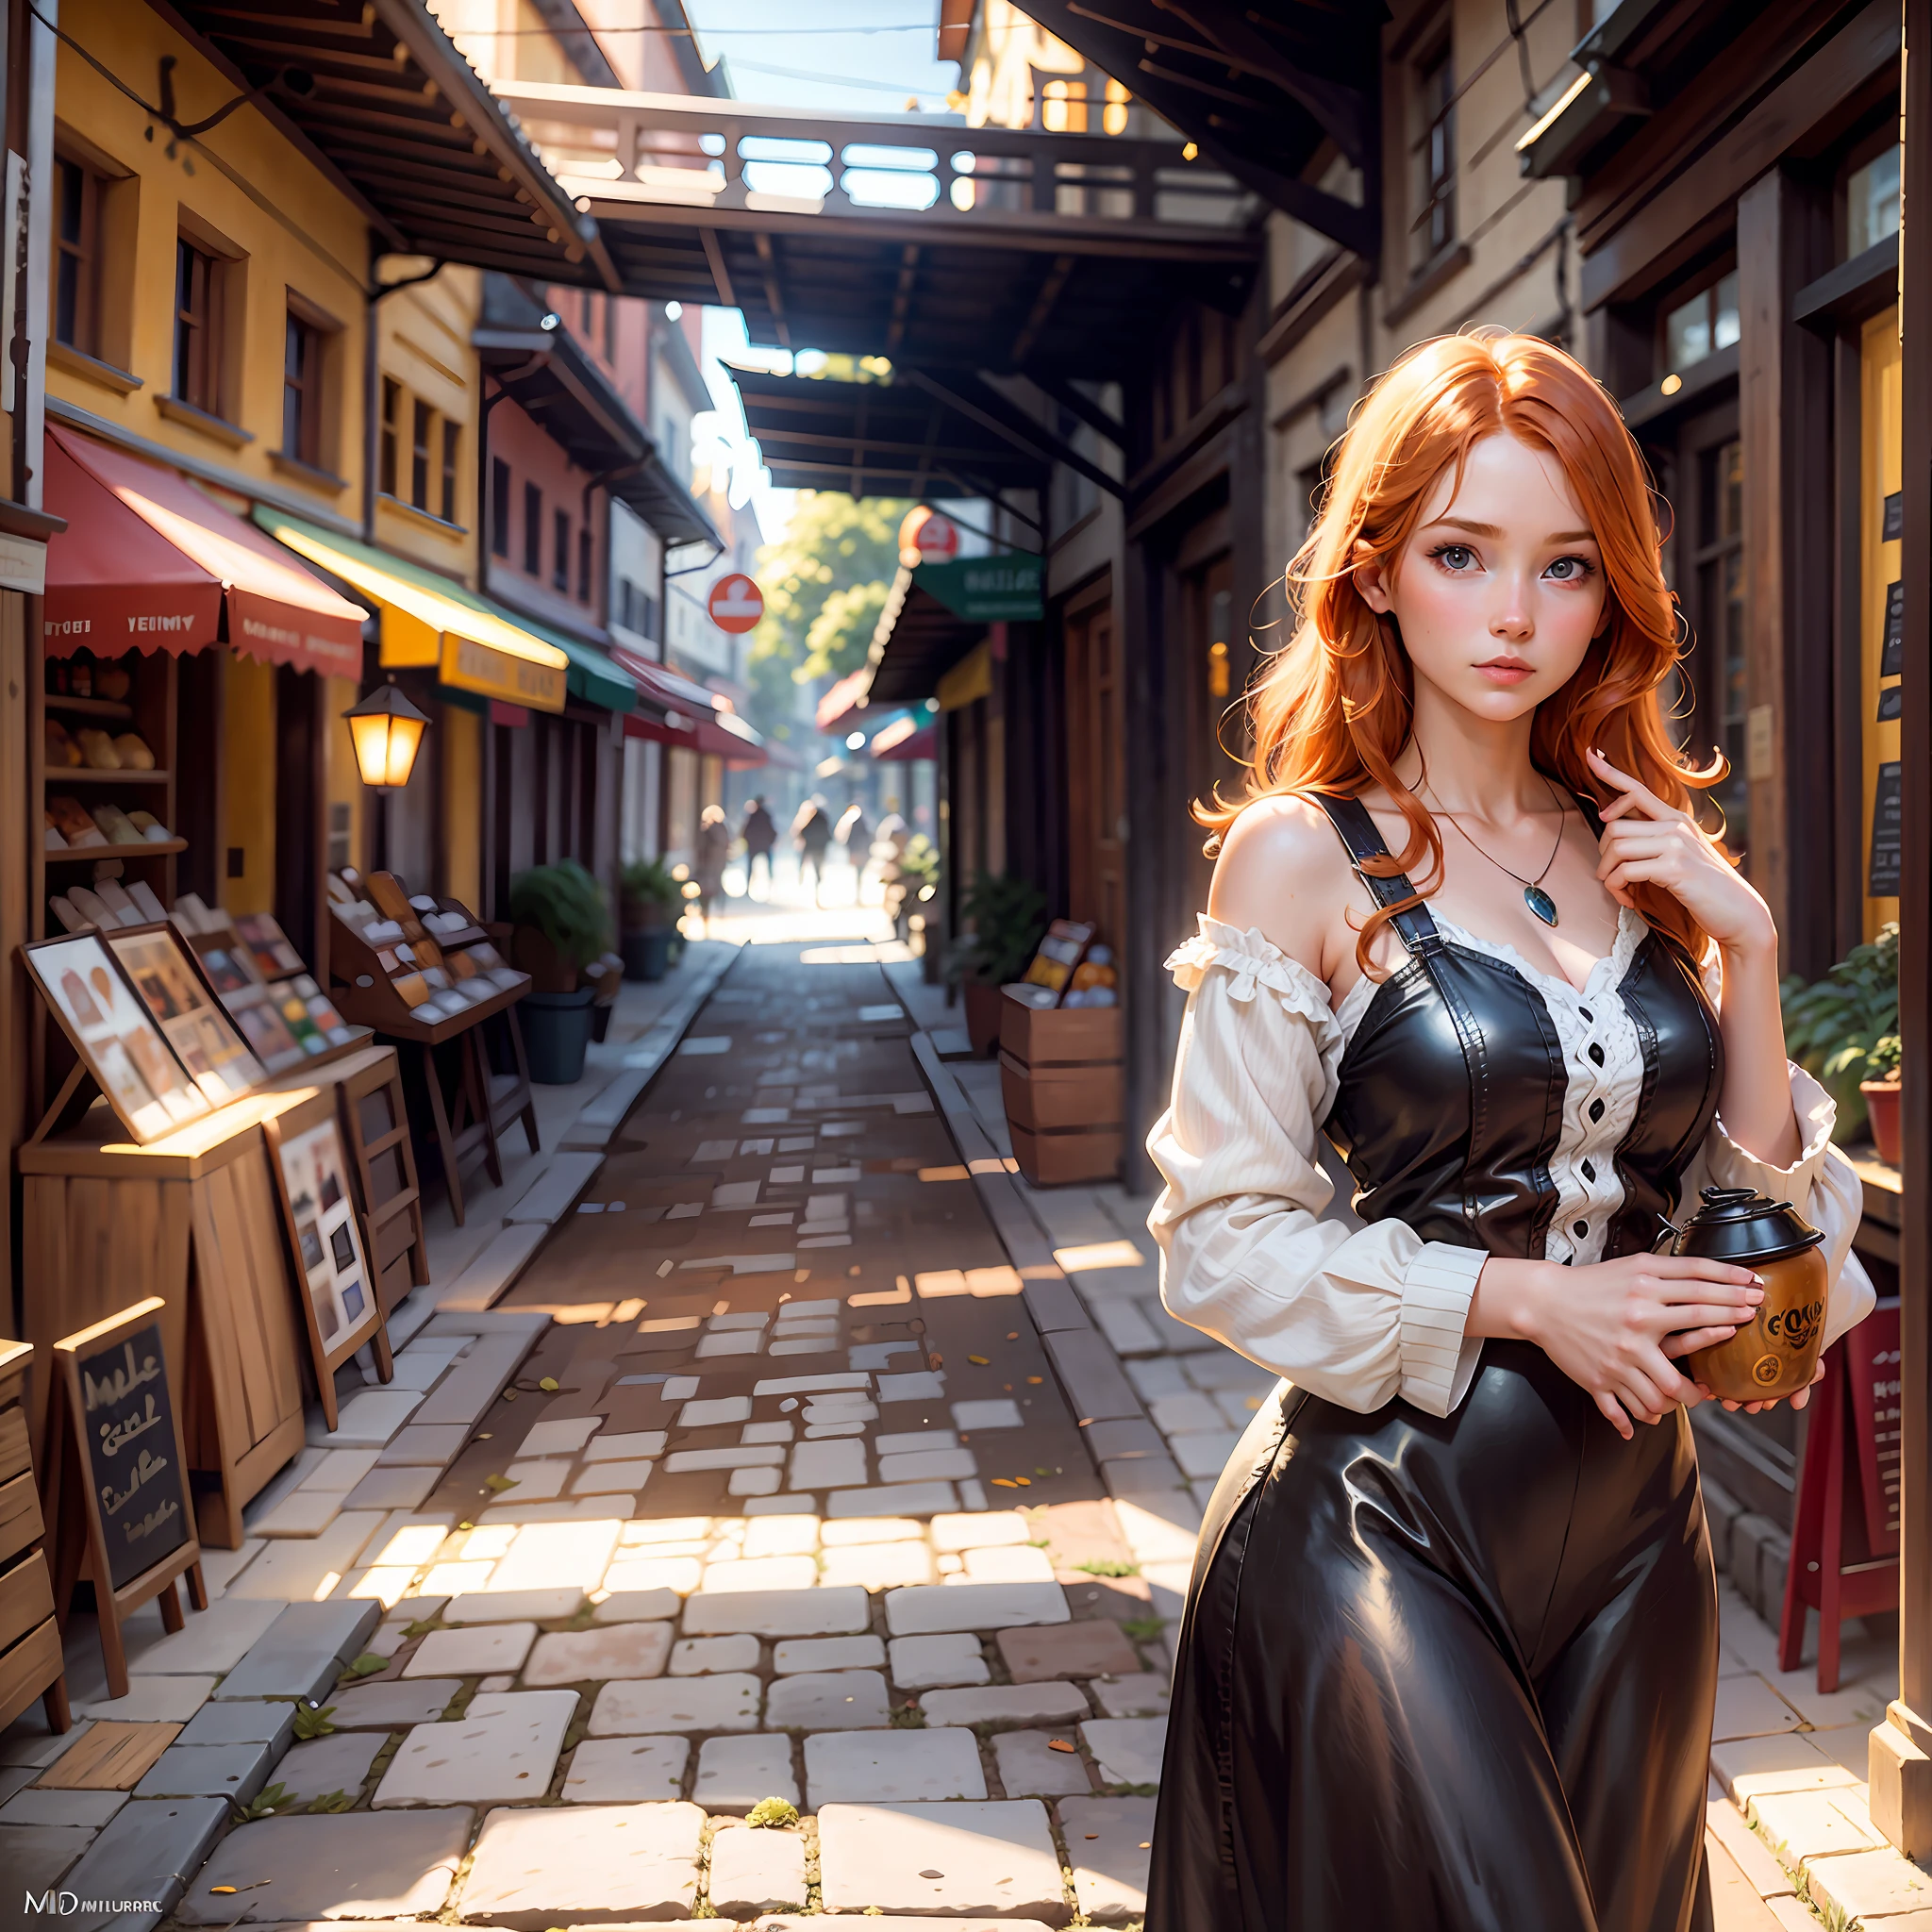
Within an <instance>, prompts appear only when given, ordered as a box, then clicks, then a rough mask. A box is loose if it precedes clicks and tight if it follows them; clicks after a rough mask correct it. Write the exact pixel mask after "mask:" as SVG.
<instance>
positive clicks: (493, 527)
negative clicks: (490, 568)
mask: <svg viewBox="0 0 1932 1932" xmlns="http://www.w3.org/2000/svg"><path fill="white" fill-rule="evenodd" d="M512 480H513V479H512V478H511V476H510V469H509V465H508V463H507V462H506V461H505V460H504V459H503V458H501V457H491V458H490V554H491V557H500V558H502V559H503V560H504V562H506V563H508V561H509V559H510V541H509V518H510V503H511V501H512V496H513V491H512V488H511V484H512Z"/></svg>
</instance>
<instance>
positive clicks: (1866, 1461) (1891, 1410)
mask: <svg viewBox="0 0 1932 1932" xmlns="http://www.w3.org/2000/svg"><path fill="white" fill-rule="evenodd" d="M1901 1359H1902V1357H1901V1355H1900V1351H1899V1333H1898V1303H1897V1302H1896V1301H1892V1300H1887V1301H1882V1302H1880V1303H1879V1304H1878V1306H1877V1307H1875V1308H1874V1309H1873V1310H1872V1312H1871V1313H1870V1314H1869V1315H1867V1316H1866V1317H1865V1319H1864V1320H1863V1321H1862V1322H1860V1323H1859V1324H1858V1325H1857V1327H1856V1328H1854V1329H1852V1330H1851V1331H1850V1333H1849V1334H1847V1335H1846V1337H1845V1368H1846V1370H1847V1371H1848V1373H1849V1374H1850V1376H1851V1383H1852V1424H1853V1430H1852V1440H1853V1442H1854V1443H1855V1445H1856V1447H1857V1456H1858V1480H1859V1482H1860V1484H1861V1485H1862V1487H1863V1489H1864V1491H1865V1531H1866V1534H1867V1536H1869V1537H1870V1539H1871V1542H1872V1551H1873V1554H1874V1556H1888V1557H1890V1556H1896V1555H1897V1553H1898V1498H1899V1474H1900V1469H1901V1466H1902V1463H1903V1460H1904V1457H1903V1453H1902V1439H1901V1436H1900V1433H1899V1431H1900V1422H1899V1390H1900V1382H1901V1379H1902V1369H1901Z"/></svg>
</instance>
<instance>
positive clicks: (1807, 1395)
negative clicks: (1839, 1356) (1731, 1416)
mask: <svg viewBox="0 0 1932 1932" xmlns="http://www.w3.org/2000/svg"><path fill="white" fill-rule="evenodd" d="M1822 1381H1824V1361H1823V1359H1821V1360H1820V1361H1819V1364H1818V1366H1817V1367H1816V1368H1815V1369H1814V1370H1812V1372H1811V1379H1810V1381H1809V1382H1807V1384H1806V1385H1805V1387H1804V1388H1802V1389H1800V1390H1798V1391H1796V1392H1795V1393H1793V1394H1791V1395H1789V1396H1783V1397H1780V1396H1776V1395H1774V1396H1771V1397H1770V1398H1769V1399H1768V1400H1766V1401H1763V1402H1733V1401H1732V1400H1731V1399H1730V1397H1729V1396H1727V1395H1713V1394H1712V1393H1711V1391H1709V1390H1708V1389H1707V1388H1706V1387H1705V1386H1704V1384H1703V1383H1702V1382H1700V1383H1698V1385H1697V1392H1698V1394H1699V1395H1700V1396H1702V1397H1703V1399H1704V1400H1705V1401H1706V1402H1722V1403H1723V1404H1724V1407H1726V1408H1728V1409H1732V1410H1737V1409H1740V1408H1741V1409H1742V1410H1743V1411H1744V1413H1745V1414H1746V1415H1758V1414H1761V1413H1762V1412H1763V1411H1764V1410H1765V1409H1767V1408H1775V1407H1777V1406H1778V1403H1779V1402H1780V1401H1781V1400H1782V1401H1787V1402H1789V1403H1790V1405H1791V1407H1793V1408H1803V1407H1805V1405H1806V1404H1807V1402H1809V1401H1810V1400H1811V1391H1812V1390H1814V1389H1815V1388H1817V1386H1818V1385H1819V1383H1821V1382H1822Z"/></svg>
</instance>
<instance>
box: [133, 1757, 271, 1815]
mask: <svg viewBox="0 0 1932 1932" xmlns="http://www.w3.org/2000/svg"><path fill="white" fill-rule="evenodd" d="M277 1756H278V1753H277V1752H276V1750H275V1746H274V1745H273V1744H266V1743H255V1744H180V1743H175V1744H170V1745H169V1746H168V1748H167V1749H166V1750H165V1751H163V1752H162V1753H161V1755H160V1756H159V1757H158V1758H156V1759H155V1762H154V1765H153V1768H152V1769H151V1770H150V1771H149V1772H148V1774H146V1776H144V1777H143V1778H142V1781H141V1782H140V1783H139V1784H138V1785H136V1786H135V1788H134V1795H135V1796H136V1797H137V1798H233V1799H234V1800H235V1802H236V1803H237V1804H240V1805H245V1804H247V1803H248V1802H249V1801H250V1800H251V1799H252V1798H254V1797H255V1795H256V1794H257V1793H258V1791H259V1790H261V1788H262V1786H263V1785H265V1784H266V1783H267V1782H268V1774H269V1768H270V1766H271V1765H273V1764H274V1763H275V1758H276V1757H277Z"/></svg>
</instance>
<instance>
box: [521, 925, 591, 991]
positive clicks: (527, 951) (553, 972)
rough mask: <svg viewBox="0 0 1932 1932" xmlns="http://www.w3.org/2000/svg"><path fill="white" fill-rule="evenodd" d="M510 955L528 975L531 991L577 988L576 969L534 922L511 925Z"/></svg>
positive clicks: (573, 989) (570, 989)
mask: <svg viewBox="0 0 1932 1932" xmlns="http://www.w3.org/2000/svg"><path fill="white" fill-rule="evenodd" d="M509 959H510V964H511V965H512V966H514V967H515V968H516V969H517V971H518V972H519V973H527V974H529V975H530V991H532V992H546V993H563V992H575V991H576V989H577V984H578V974H577V969H576V968H575V966H573V965H572V964H571V962H570V961H569V960H568V959H566V958H564V957H563V955H562V954H561V953H559V952H558V950H557V948H556V947H555V946H554V945H553V944H551V942H550V940H549V937H548V935H546V934H545V933H543V932H541V931H540V930H539V929H538V928H537V927H536V926H534V925H519V926H516V927H515V928H513V929H512V931H511V933H510V940H509Z"/></svg>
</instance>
